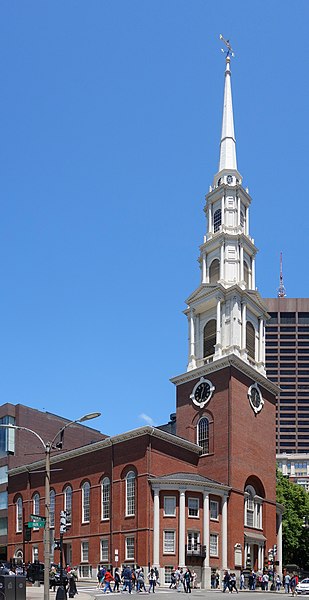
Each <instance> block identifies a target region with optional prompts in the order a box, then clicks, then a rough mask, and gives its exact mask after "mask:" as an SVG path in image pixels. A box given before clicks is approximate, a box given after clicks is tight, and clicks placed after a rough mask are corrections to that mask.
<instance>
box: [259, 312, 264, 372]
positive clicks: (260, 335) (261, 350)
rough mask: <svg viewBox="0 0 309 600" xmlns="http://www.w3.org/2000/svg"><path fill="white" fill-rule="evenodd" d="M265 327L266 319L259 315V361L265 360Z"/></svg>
mask: <svg viewBox="0 0 309 600" xmlns="http://www.w3.org/2000/svg"><path fill="white" fill-rule="evenodd" d="M263 329H264V320H263V317H259V362H260V363H261V362H263V354H264V353H263Z"/></svg>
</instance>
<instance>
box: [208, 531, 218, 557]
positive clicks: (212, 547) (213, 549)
mask: <svg viewBox="0 0 309 600" xmlns="http://www.w3.org/2000/svg"><path fill="white" fill-rule="evenodd" d="M209 554H210V556H218V535H217V534H216V533H211V534H210V536H209Z"/></svg>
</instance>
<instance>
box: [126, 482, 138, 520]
mask: <svg viewBox="0 0 309 600" xmlns="http://www.w3.org/2000/svg"><path fill="white" fill-rule="evenodd" d="M131 474H132V475H134V477H129V475H131ZM128 481H134V487H133V490H134V493H133V495H132V498H133V503H134V510H133V511H132V512H129V511H128V504H129V499H130V498H129V496H128ZM135 511H136V474H135V473H134V471H129V473H127V475H126V517H135Z"/></svg>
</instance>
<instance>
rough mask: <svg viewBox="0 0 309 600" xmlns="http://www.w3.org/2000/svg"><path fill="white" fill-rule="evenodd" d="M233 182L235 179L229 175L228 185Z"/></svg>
mask: <svg viewBox="0 0 309 600" xmlns="http://www.w3.org/2000/svg"><path fill="white" fill-rule="evenodd" d="M232 181H233V177H232V175H228V176H227V182H228V183H232Z"/></svg>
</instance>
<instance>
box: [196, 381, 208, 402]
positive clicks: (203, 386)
mask: <svg viewBox="0 0 309 600" xmlns="http://www.w3.org/2000/svg"><path fill="white" fill-rule="evenodd" d="M209 396H210V385H209V383H207V381H203V382H202V383H200V384H199V385H198V386H197V388H196V390H195V394H194V399H195V400H196V402H205V400H207V398H208V397H209Z"/></svg>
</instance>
